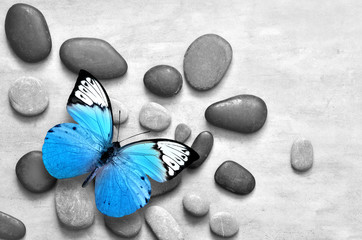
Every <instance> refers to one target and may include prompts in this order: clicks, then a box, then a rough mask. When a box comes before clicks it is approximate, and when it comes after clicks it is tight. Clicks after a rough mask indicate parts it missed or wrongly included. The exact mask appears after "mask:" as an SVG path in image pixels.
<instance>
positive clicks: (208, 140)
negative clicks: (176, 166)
mask: <svg viewBox="0 0 362 240" xmlns="http://www.w3.org/2000/svg"><path fill="white" fill-rule="evenodd" d="M213 145H214V137H213V136H212V133H211V132H209V131H204V132H201V133H200V134H199V135H198V136H197V137H196V139H195V140H194V142H193V143H192V146H191V148H192V149H194V150H195V151H196V152H197V153H198V154H199V156H200V158H199V159H198V160H196V161H195V162H193V163H192V164H191V165H190V166H189V168H198V167H200V166H201V164H203V163H204V162H205V160H206V159H207V157H208V156H209V154H210V152H211V149H212V146H213Z"/></svg>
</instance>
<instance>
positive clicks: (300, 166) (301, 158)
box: [290, 138, 313, 172]
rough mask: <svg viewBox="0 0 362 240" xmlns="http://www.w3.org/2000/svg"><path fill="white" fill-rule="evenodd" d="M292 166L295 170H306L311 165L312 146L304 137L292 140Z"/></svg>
mask: <svg viewBox="0 0 362 240" xmlns="http://www.w3.org/2000/svg"><path fill="white" fill-rule="evenodd" d="M290 161H291V165H292V167H293V168H294V169H295V170H297V171H301V172H304V171H307V170H309V169H310V168H311V167H312V166H313V146H312V143H311V142H310V141H309V140H307V139H304V138H299V139H297V140H295V141H294V143H293V146H292V150H291V157H290Z"/></svg>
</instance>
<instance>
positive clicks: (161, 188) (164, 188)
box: [149, 173, 182, 197]
mask: <svg viewBox="0 0 362 240" xmlns="http://www.w3.org/2000/svg"><path fill="white" fill-rule="evenodd" d="M149 179H150V183H151V189H152V197H157V196H160V195H163V194H165V193H167V192H170V191H172V190H173V189H175V188H176V187H177V186H178V185H179V184H180V183H181V180H182V173H179V174H178V175H177V176H176V177H174V178H173V179H171V180H168V181H166V182H162V183H160V182H157V181H155V180H153V179H152V178H149Z"/></svg>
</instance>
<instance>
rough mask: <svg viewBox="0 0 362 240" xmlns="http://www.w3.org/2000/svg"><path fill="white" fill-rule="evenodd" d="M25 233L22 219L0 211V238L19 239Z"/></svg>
mask: <svg viewBox="0 0 362 240" xmlns="http://www.w3.org/2000/svg"><path fill="white" fill-rule="evenodd" d="M25 233H26V228H25V225H24V223H23V222H22V221H20V220H19V219H17V218H14V217H13V216H10V215H9V214H6V213H4V212H1V211H0V239H8V240H16V239H21V238H23V237H24V235H25Z"/></svg>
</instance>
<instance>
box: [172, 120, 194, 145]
mask: <svg viewBox="0 0 362 240" xmlns="http://www.w3.org/2000/svg"><path fill="white" fill-rule="evenodd" d="M190 135H191V128H190V127H189V126H187V125H186V124H184V123H180V124H179V125H177V127H176V129H175V140H176V141H178V142H182V143H184V142H186V140H187V139H188V138H189V137H190Z"/></svg>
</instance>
